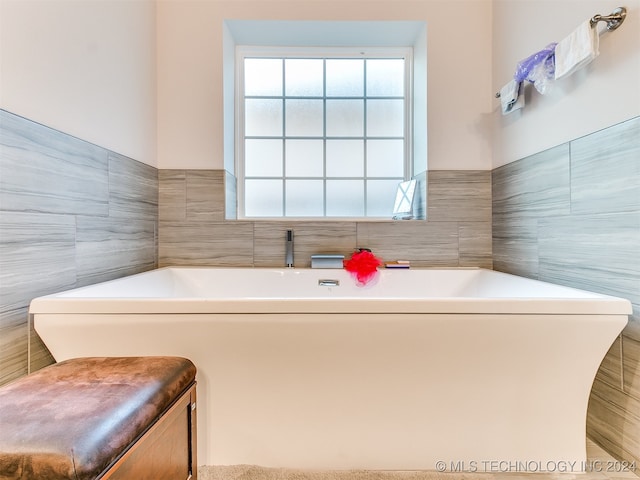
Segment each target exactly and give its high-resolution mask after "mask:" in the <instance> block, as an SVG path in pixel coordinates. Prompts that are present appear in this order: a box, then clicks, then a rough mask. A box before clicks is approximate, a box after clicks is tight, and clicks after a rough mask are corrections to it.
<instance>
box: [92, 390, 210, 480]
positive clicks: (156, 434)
mask: <svg viewBox="0 0 640 480" xmlns="http://www.w3.org/2000/svg"><path fill="white" fill-rule="evenodd" d="M196 433H197V432H196V386H195V384H194V385H193V386H192V387H191V388H190V389H189V390H188V391H187V392H185V393H184V395H182V397H180V399H179V400H178V401H177V402H176V403H175V404H174V405H173V406H172V407H171V408H170V409H169V411H167V412H166V413H165V414H164V415H163V416H162V417H160V419H159V420H158V421H157V422H156V423H155V424H154V425H153V426H152V427H151V428H150V429H149V430H148V431H147V432H146V433H145V434H144V435H143V436H142V437H141V438H140V439H139V440H138V441H137V442H135V443H134V444H133V445H131V447H130V448H129V449H128V450H127V451H126V452H125V453H124V455H122V457H120V458H119V459H118V460H117V461H116V463H114V464H113V466H112V467H111V468H109V470H107V471H106V472H105V473H104V475H102V476H101V477H99V478H100V479H101V480H107V479H108V480H125V479H128V480H133V479H136V480H138V479H139V480H177V479H190V480H197V478H198V462H197V448H196V447H197V444H196ZM185 439H187V441H185Z"/></svg>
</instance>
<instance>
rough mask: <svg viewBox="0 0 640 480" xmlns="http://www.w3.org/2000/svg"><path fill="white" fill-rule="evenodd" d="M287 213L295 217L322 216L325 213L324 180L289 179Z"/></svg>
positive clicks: (287, 184)
mask: <svg viewBox="0 0 640 480" xmlns="http://www.w3.org/2000/svg"><path fill="white" fill-rule="evenodd" d="M286 191H287V193H286V199H287V200H286V211H287V212H286V213H287V216H294V217H321V216H323V215H324V192H323V181H322V180H287V181H286Z"/></svg>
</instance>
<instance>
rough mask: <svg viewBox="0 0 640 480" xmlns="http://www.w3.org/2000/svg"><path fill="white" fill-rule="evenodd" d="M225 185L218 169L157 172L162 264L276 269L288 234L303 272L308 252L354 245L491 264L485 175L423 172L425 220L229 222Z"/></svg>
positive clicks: (391, 256) (438, 262)
mask: <svg viewBox="0 0 640 480" xmlns="http://www.w3.org/2000/svg"><path fill="white" fill-rule="evenodd" d="M228 181H233V177H231V176H229V175H228V174H226V172H224V171H222V170H211V171H202V170H197V171H194V170H160V172H159V185H160V187H159V188H160V193H159V198H160V215H159V264H160V265H161V266H167V265H216V266H243V267H250V266H257V267H258V266H259V267H266V266H271V267H281V266H284V245H285V242H284V238H285V232H286V230H288V229H292V230H293V231H294V263H295V266H296V267H309V266H310V265H311V255H312V254H314V253H341V254H343V255H345V256H349V255H350V254H351V253H353V251H354V249H355V248H356V247H368V248H371V249H372V250H373V251H374V253H376V254H377V255H378V256H380V257H381V258H383V259H384V260H397V259H402V260H410V261H411V262H412V264H414V265H418V266H481V267H487V268H491V266H492V258H491V172H489V171H432V172H429V174H428V185H429V186H428V192H427V196H428V197H427V213H428V221H383V222H379V221H375V222H366V221H364V222H357V221H287V220H282V221H243V220H234V221H228V220H225V193H224V191H225V188H224V182H228ZM227 218H228V216H227Z"/></svg>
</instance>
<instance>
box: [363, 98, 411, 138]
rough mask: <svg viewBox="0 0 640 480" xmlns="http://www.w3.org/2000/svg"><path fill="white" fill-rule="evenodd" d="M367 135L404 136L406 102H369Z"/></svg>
mask: <svg viewBox="0 0 640 480" xmlns="http://www.w3.org/2000/svg"><path fill="white" fill-rule="evenodd" d="M367 135H368V136H372V137H402V136H403V135H404V101H403V100H369V101H368V102H367Z"/></svg>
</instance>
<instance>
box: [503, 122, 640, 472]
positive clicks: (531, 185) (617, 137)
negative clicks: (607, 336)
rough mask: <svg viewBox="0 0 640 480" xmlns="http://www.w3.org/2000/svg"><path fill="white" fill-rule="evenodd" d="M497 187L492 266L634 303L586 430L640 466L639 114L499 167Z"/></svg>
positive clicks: (599, 380) (597, 388)
mask: <svg viewBox="0 0 640 480" xmlns="http://www.w3.org/2000/svg"><path fill="white" fill-rule="evenodd" d="M492 191H493V265H494V269H496V270H501V271H505V272H510V273H515V274H518V275H522V276H526V277H531V278H537V279H540V280H544V281H548V282H552V283H559V284H564V285H569V286H574V287H578V288H583V289H586V290H591V291H595V292H600V293H605V294H609V295H614V296H618V297H624V298H627V299H629V300H630V301H631V302H632V304H633V308H634V313H633V315H632V316H631V319H630V322H629V324H628V326H627V327H626V329H625V330H624V332H623V334H622V335H621V336H620V338H619V339H618V341H616V343H615V344H614V345H613V346H612V348H611V350H610V351H609V353H608V354H607V357H606V358H605V360H604V362H603V363H602V366H601V368H600V371H599V372H598V375H597V377H596V380H595V383H594V387H593V390H592V393H591V400H590V404H589V415H588V424H587V429H588V434H589V436H590V437H591V438H593V439H594V440H595V441H596V442H598V443H600V444H601V445H602V446H603V447H605V448H606V449H607V450H608V451H609V452H610V453H612V454H614V455H616V456H617V457H618V458H622V459H626V460H629V461H632V460H635V461H636V462H637V463H638V464H640V117H636V118H634V119H631V120H628V121H626V122H623V123H621V124H619V125H614V126H612V127H609V128H607V129H605V130H602V131H599V132H595V133H592V134H590V135H587V136H585V137H582V138H578V139H576V140H573V141H571V142H569V143H566V144H563V145H559V146H557V147H554V148H551V149H549V150H546V151H544V152H541V153H538V154H535V155H532V156H530V157H527V158H524V159H521V160H519V161H517V162H514V163H510V164H508V165H505V166H503V167H500V168H497V169H495V170H494V171H493V186H492ZM567 348H569V349H570V348H571V346H570V345H568V346H567Z"/></svg>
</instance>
